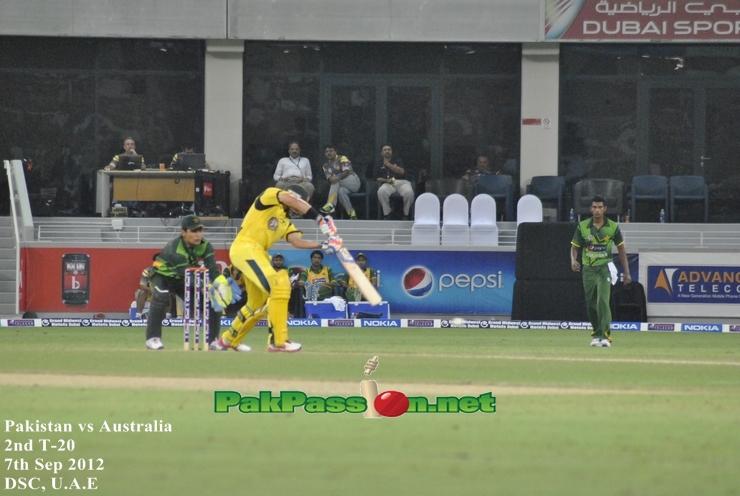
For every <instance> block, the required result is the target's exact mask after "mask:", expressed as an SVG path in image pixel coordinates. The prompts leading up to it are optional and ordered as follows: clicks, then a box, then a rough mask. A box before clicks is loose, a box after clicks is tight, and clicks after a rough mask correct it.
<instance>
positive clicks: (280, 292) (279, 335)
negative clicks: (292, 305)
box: [267, 270, 291, 346]
mask: <svg viewBox="0 0 740 496" xmlns="http://www.w3.org/2000/svg"><path fill="white" fill-rule="evenodd" d="M271 288H272V290H271V291H270V299H269V302H268V304H267V309H268V319H269V321H270V327H271V328H272V333H273V336H274V339H275V345H276V346H283V345H284V344H285V341H286V340H287V339H288V302H289V301H290V291H291V287H290V278H289V277H288V272H287V271H285V270H281V271H278V272H277V273H276V274H275V281H274V283H273V284H272V285H271Z"/></svg>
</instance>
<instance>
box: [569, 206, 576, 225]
mask: <svg viewBox="0 0 740 496" xmlns="http://www.w3.org/2000/svg"><path fill="white" fill-rule="evenodd" d="M570 221H571V222H575V221H576V213H575V212H574V211H573V209H572V208H571V209H570Z"/></svg>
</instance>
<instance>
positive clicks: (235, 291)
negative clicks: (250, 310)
mask: <svg viewBox="0 0 740 496" xmlns="http://www.w3.org/2000/svg"><path fill="white" fill-rule="evenodd" d="M227 280H228V281H229V286H231V303H236V302H237V301H239V300H240V299H241V297H242V288H240V287H239V285H238V284H237V283H236V281H235V280H234V279H232V278H231V277H229V278H228V279H227Z"/></svg>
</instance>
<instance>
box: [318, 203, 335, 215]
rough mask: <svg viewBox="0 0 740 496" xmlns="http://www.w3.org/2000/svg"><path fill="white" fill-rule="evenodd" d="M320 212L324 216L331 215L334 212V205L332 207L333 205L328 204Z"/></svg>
mask: <svg viewBox="0 0 740 496" xmlns="http://www.w3.org/2000/svg"><path fill="white" fill-rule="evenodd" d="M319 212H321V213H322V214H331V213H333V212H334V205H332V204H331V203H327V204H326V205H324V206H323V207H321V208H320V209H319Z"/></svg>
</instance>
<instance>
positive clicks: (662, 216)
mask: <svg viewBox="0 0 740 496" xmlns="http://www.w3.org/2000/svg"><path fill="white" fill-rule="evenodd" d="M664 222H665V209H662V208H661V209H660V223H661V224H663V223H664Z"/></svg>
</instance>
